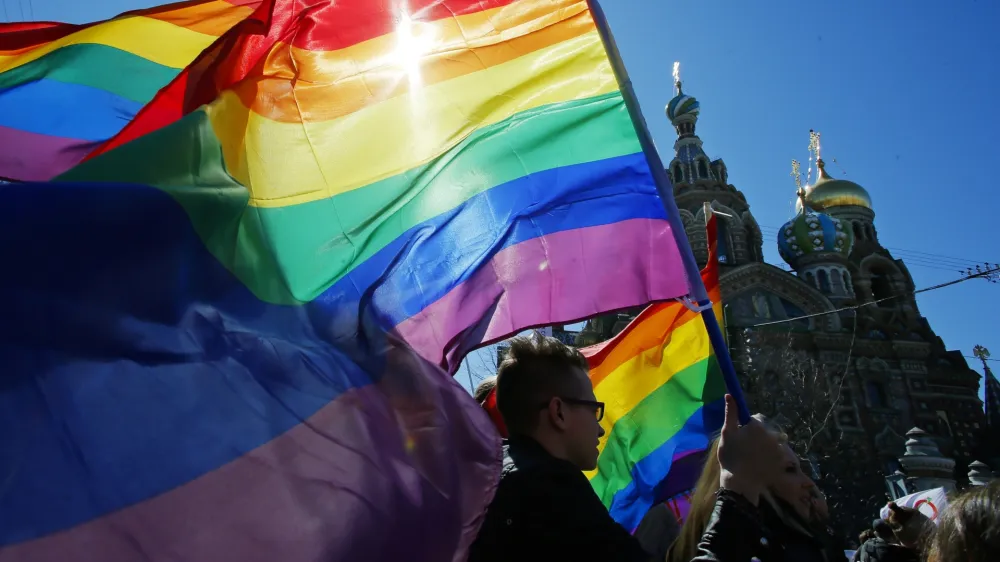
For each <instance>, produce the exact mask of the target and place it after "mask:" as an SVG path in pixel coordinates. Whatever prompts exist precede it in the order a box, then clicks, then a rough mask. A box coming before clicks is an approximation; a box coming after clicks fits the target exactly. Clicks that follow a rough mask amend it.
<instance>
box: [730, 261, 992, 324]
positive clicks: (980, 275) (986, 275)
mask: <svg viewBox="0 0 1000 562" xmlns="http://www.w3.org/2000/svg"><path fill="white" fill-rule="evenodd" d="M996 273H1000V267H998V268H995V269H989V270H986V271H981V272H978V273H973V274H971V275H966V276H965V277H961V278H959V279H955V280H952V281H948V282H946V283H938V284H937V285H932V286H930V287H924V288H923V289H917V290H916V291H907V292H905V293H903V294H900V295H890V296H888V297H882V298H880V299H875V300H873V301H869V302H864V303H861V304H855V305H851V306H844V307H841V308H837V309H834V310H826V311H823V312H816V313H813V314H806V315H803V316H796V317H795V318H785V319H784V320H773V321H771V322H761V323H760V324H754V325H752V326H747V328H759V327H761V326H773V325H775V324H787V323H789V322H795V321H798V320H807V319H809V318H816V317H819V316H826V315H828V314H839V313H841V312H847V311H851V310H855V311H856V310H859V309H862V308H864V307H866V306H873V305H876V304H878V303H880V302H885V301H888V300H892V299H901V298H904V297H912V296H915V295H918V294H920V293H928V292H930V291H936V290H938V289H944V288H945V287H950V286H952V285H957V284H959V283H964V282H966V281H969V280H970V279H979V278H985V279H989V278H990V276H991V275H993V274H996Z"/></svg>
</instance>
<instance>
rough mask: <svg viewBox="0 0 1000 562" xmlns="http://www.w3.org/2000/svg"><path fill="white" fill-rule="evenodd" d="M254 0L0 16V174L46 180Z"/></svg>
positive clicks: (120, 121)
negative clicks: (39, 18) (82, 20)
mask: <svg viewBox="0 0 1000 562" xmlns="http://www.w3.org/2000/svg"><path fill="white" fill-rule="evenodd" d="M258 4H260V0H195V1H192V2H183V3H179V4H170V5H167V6H161V7H156V8H150V9H147V10H138V11H134V12H128V13H125V14H121V15H119V16H117V17H115V18H112V19H110V20H106V21H101V22H96V23H91V24H86V25H74V24H68V23H51V22H32V23H3V24H0V146H2V147H3V150H0V177H5V178H10V179H17V180H22V181H38V180H47V179H50V178H53V177H55V176H56V175H58V174H61V173H62V172H65V171H66V170H68V169H69V168H70V167H72V166H73V165H75V164H77V163H78V162H80V161H81V160H82V159H83V157H84V156H86V155H87V154H88V153H89V152H90V151H92V150H94V149H95V148H97V147H98V146H99V145H100V144H101V143H103V142H104V141H106V140H108V139H110V138H111V137H113V136H114V135H115V134H117V133H118V131H120V130H121V128H122V127H124V126H125V124H126V123H128V122H129V121H130V120H132V118H133V117H135V114H136V113H138V111H139V109H140V108H141V107H142V106H143V105H145V104H146V102H148V101H149V100H151V99H152V98H153V96H154V95H155V94H156V92H157V91H158V90H159V89H160V88H162V87H164V86H166V85H167V84H169V83H170V81H171V80H173V79H174V77H175V76H177V73H178V72H180V70H181V69H182V68H184V67H186V66H187V65H188V64H190V63H191V61H192V60H194V59H195V57H197V56H198V55H199V54H200V53H201V52H202V51H203V50H204V49H205V48H206V47H208V46H209V45H211V44H212V42H213V41H215V40H217V39H218V38H219V36H221V35H222V34H223V33H225V32H226V31H227V30H229V29H230V28H231V27H232V26H233V25H235V24H236V23H238V22H239V21H241V20H242V19H243V18H245V17H247V16H248V15H250V14H251V13H253V10H254V8H256V7H257V5H258Z"/></svg>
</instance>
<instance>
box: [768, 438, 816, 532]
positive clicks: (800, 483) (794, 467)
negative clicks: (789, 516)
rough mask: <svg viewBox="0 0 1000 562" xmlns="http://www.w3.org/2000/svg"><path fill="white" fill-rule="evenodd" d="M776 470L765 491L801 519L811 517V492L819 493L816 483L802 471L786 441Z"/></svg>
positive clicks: (796, 456)
mask: <svg viewBox="0 0 1000 562" xmlns="http://www.w3.org/2000/svg"><path fill="white" fill-rule="evenodd" d="M779 454H780V455H781V459H780V460H781V462H780V464H779V465H778V470H777V471H775V472H774V473H773V475H772V478H771V481H770V482H768V483H767V491H768V492H770V494H771V495H772V496H774V497H776V498H779V499H781V500H782V501H783V502H784V503H785V505H787V506H788V507H791V508H792V510H794V511H795V514H796V515H798V516H799V517H800V518H801V519H802V520H803V521H810V520H811V519H812V511H813V494H814V493H819V490H818V489H817V488H816V483H815V482H813V481H812V478H809V475H807V474H806V473H805V472H803V471H802V464H801V463H800V462H799V457H798V455H796V454H795V451H793V450H792V448H791V447H790V446H788V444H787V443H785V445H784V446H782V447H781V449H780V453H779Z"/></svg>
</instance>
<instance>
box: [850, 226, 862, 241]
mask: <svg viewBox="0 0 1000 562" xmlns="http://www.w3.org/2000/svg"><path fill="white" fill-rule="evenodd" d="M851 225H852V226H853V227H854V239H855V240H864V239H865V235H864V233H863V232H862V230H861V223H859V222H852V223H851Z"/></svg>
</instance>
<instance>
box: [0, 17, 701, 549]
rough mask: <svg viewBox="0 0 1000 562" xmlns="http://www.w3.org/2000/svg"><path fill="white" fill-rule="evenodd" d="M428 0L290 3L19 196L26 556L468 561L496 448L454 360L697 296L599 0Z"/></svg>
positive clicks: (2, 222) (1, 214)
mask: <svg viewBox="0 0 1000 562" xmlns="http://www.w3.org/2000/svg"><path fill="white" fill-rule="evenodd" d="M409 10H410V11H409V12H407V13H400V12H398V11H395V9H390V3H387V2H373V1H371V0H339V1H337V2H330V1H329V0H270V1H268V2H265V3H263V4H262V5H261V6H260V7H259V8H258V9H257V10H255V11H254V12H253V13H252V14H250V15H248V16H246V17H245V18H244V19H243V20H241V21H240V22H239V23H238V24H237V25H236V26H234V27H233V28H232V29H230V31H228V32H227V33H226V34H224V35H223V37H222V38H221V39H220V40H219V41H216V42H215V43H213V44H212V45H211V46H210V47H209V48H208V49H206V50H205V51H203V52H202V54H201V55H199V56H198V57H196V58H195V60H194V61H193V62H192V63H191V64H190V65H189V66H188V67H186V68H185V69H184V70H183V71H182V72H181V73H180V74H178V76H177V77H176V78H175V79H174V80H173V81H172V82H171V83H170V84H169V85H167V86H166V87H165V88H163V89H162V90H161V91H160V92H159V93H158V94H157V95H156V96H155V97H154V99H153V100H152V101H150V102H149V103H148V104H147V105H146V106H144V107H143V108H142V109H141V110H140V111H139V112H138V113H137V114H136V117H135V119H133V121H131V122H130V123H129V124H128V125H126V126H125V127H124V128H123V129H122V130H121V132H120V133H119V134H118V135H116V136H115V137H113V138H112V139H111V140H109V141H107V142H106V143H104V144H103V145H102V146H101V147H100V148H99V149H97V150H95V151H94V152H93V153H92V156H90V157H88V159H87V160H86V161H84V162H83V163H82V164H80V165H78V166H76V167H74V168H73V169H71V170H70V171H69V172H67V173H65V174H63V175H62V176H60V177H59V181H56V182H51V183H37V184H31V183H28V184H16V185H6V186H0V190H2V191H3V195H4V201H5V202H6V203H5V205H4V206H2V207H0V232H2V233H3V234H4V235H5V236H7V237H9V239H23V240H30V241H31V244H9V245H6V246H4V247H0V260H3V262H4V263H5V264H7V265H8V267H10V268H13V270H16V271H19V272H20V273H19V274H18V275H11V276H4V277H2V278H0V295H4V296H5V298H7V301H6V304H7V305H8V306H7V307H6V308H5V314H4V315H3V316H0V336H3V337H2V338H0V341H3V342H5V345H0V364H3V365H5V372H4V377H5V384H4V385H3V386H2V387H0V428H2V429H4V430H9V431H2V432H3V433H4V434H5V435H7V434H10V435H14V436H15V437H16V438H14V439H3V440H0V460H3V461H6V460H7V459H15V460H16V461H17V462H18V463H20V464H19V466H26V467H31V470H18V471H11V474H13V476H11V477H10V478H9V479H8V480H7V481H6V482H7V484H8V485H9V487H7V488H6V490H7V491H6V492H5V493H4V494H0V520H3V521H5V522H7V521H10V522H13V524H11V525H3V526H0V561H2V560H6V559H10V560H19V561H20V560H58V559H65V558H67V557H72V558H74V559H76V560H94V561H98V560H101V561H103V560H129V559H137V558H146V559H150V558H152V559H156V558H177V559H185V560H251V561H253V560H261V561H263V560H290V561H300V560H301V561H312V560H400V559H416V560H449V559H455V560H464V549H465V548H466V547H467V545H468V544H469V542H470V541H471V539H472V538H473V537H474V535H475V532H476V528H477V521H478V518H479V517H481V515H482V512H483V509H484V507H485V505H486V503H487V502H488V501H489V500H490V498H491V496H492V490H493V486H495V484H496V480H497V478H498V474H499V468H500V467H499V463H500V460H501V459H500V457H499V455H498V451H499V438H498V436H497V435H496V433H495V430H494V429H493V428H492V425H491V424H490V421H489V418H488V417H487V416H486V415H485V414H484V412H483V411H482V408H481V407H480V406H479V405H478V404H475V403H474V402H473V401H472V400H470V399H469V397H468V394H467V392H465V391H464V390H463V389H461V388H460V387H459V386H458V385H457V384H456V383H455V382H454V381H453V380H452V379H451V378H450V377H449V376H448V374H447V371H446V370H443V369H440V368H438V366H443V367H445V368H446V369H454V368H455V367H457V365H458V361H459V360H460V358H461V357H462V355H464V353H465V352H466V351H467V350H469V349H471V348H472V347H474V346H476V345H479V344H481V343H482V342H485V341H488V340H491V339H496V338H501V337H505V336H507V335H509V334H511V333H513V332H517V331H519V330H521V329H524V328H527V327H530V326H533V325H538V324H552V323H558V322H566V321H571V320H573V319H575V318H581V317H586V316H589V315H592V314H595V313H599V312H603V311H605V310H609V309H615V308H620V307H628V306H635V305H639V304H644V303H647V302H650V301H654V300H662V299H670V298H675V297H678V296H681V295H683V294H686V293H687V292H688V282H687V279H686V278H685V276H684V268H683V264H682V262H681V255H682V254H681V250H680V249H679V247H678V244H677V242H676V240H675V238H674V232H673V230H672V226H671V225H672V222H671V220H668V219H667V216H666V211H665V209H664V206H663V202H662V201H661V200H660V198H659V196H658V191H657V186H656V182H654V172H655V173H656V174H658V175H661V176H662V174H663V170H662V168H661V167H658V166H656V167H653V168H651V167H650V164H649V162H648V160H647V156H646V154H647V153H646V152H644V150H643V147H645V146H647V140H646V138H645V137H644V136H640V130H637V129H636V127H635V126H634V125H633V120H634V119H635V120H638V119H639V117H638V116H636V115H634V114H632V113H630V111H629V109H628V107H626V98H625V97H624V95H623V94H622V92H621V91H619V89H618V85H617V84H618V81H617V79H616V75H615V70H614V69H615V68H618V66H617V64H615V65H613V64H612V62H611V58H610V57H609V54H608V53H607V52H606V51H605V49H604V44H603V42H602V35H601V33H600V32H603V31H604V29H603V28H599V26H598V25H597V24H596V23H595V19H594V15H593V13H592V12H591V11H590V6H589V5H588V2H586V1H583V0H581V1H570V0H545V1H541V0H411V1H410V3H409ZM459 30H461V32H459ZM613 67H614V68H613ZM628 103H629V104H631V103H632V101H628ZM668 205H672V201H671V202H668ZM674 219H675V220H676V217H674ZM677 224H678V228H680V226H679V223H677ZM684 251H687V249H686V248H685V249H684ZM25 420H31V423H30V424H27V426H26V425H25V424H26V422H25ZM23 427H30V428H32V431H31V432H25V431H22V430H21V429H18V428H23ZM5 474H6V473H5ZM386 536H389V537H392V538H393V540H391V541H386V540H385V537H386Z"/></svg>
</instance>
